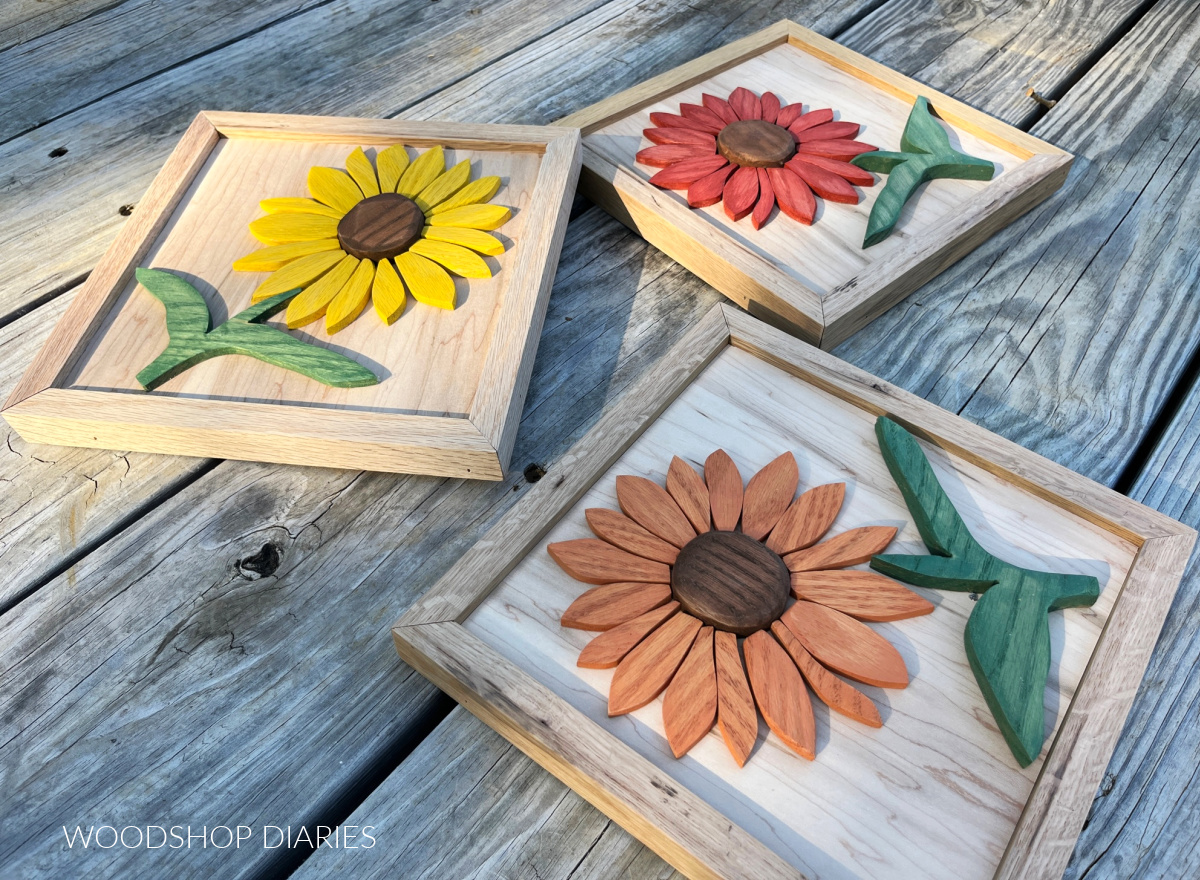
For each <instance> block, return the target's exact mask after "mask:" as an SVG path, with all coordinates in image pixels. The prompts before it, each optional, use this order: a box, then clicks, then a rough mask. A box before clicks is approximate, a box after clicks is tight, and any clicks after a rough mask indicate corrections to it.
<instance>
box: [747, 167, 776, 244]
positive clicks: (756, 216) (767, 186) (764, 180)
mask: <svg viewBox="0 0 1200 880" xmlns="http://www.w3.org/2000/svg"><path fill="white" fill-rule="evenodd" d="M756 170H757V171H758V201H757V202H755V203H754V210H753V211H752V212H751V214H750V224H751V225H752V226H753V227H754V228H755V229H762V227H763V224H764V223H766V222H767V220H768V219H769V218H770V216H771V211H772V210H773V209H774V208H775V191H774V190H773V189H772V188H771V176H770V175H769V174H767V169H766V168H758V169H756Z"/></svg>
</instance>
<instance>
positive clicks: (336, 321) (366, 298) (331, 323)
mask: <svg viewBox="0 0 1200 880" xmlns="http://www.w3.org/2000/svg"><path fill="white" fill-rule="evenodd" d="M371 173H372V174H373V173H374V172H373V171H372V172H371ZM374 280H375V264H374V263H372V262H371V261H370V260H363V261H362V262H360V263H359V264H358V268H356V269H355V270H354V274H353V275H351V276H350V280H349V281H347V282H346V283H345V285H344V286H343V287H342V289H341V290H340V291H338V293H337V295H336V296H334V298H333V299H332V300H330V302H329V305H328V306H327V307H326V309H325V332H326V333H328V334H329V335H330V336H332V335H333V334H334V333H338V332H340V331H342V330H344V329H345V328H346V327H348V326H349V325H350V323H351V322H352V321H353V320H354V319H355V318H357V317H358V316H359V315H360V314H362V310H363V309H365V308H366V307H367V303H368V302H370V301H371V284H372V282H374Z"/></svg>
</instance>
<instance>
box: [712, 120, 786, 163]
mask: <svg viewBox="0 0 1200 880" xmlns="http://www.w3.org/2000/svg"><path fill="white" fill-rule="evenodd" d="M717 149H718V150H719V151H720V153H721V155H722V156H724V157H725V158H726V159H728V160H729V161H730V162H732V163H733V164H734V165H744V166H748V167H750V168H780V167H782V166H783V163H784V162H786V161H787V160H788V159H790V158H792V156H793V155H795V153H796V139H795V138H794V137H792V133H791V132H790V131H788V130H787V129H786V128H783V127H782V126H778V125H775V124H774V123H773V122H763V121H762V120H761V119H744V120H742V121H741V122H733V123H730V124H729V125H727V126H725V127H724V128H723V129H721V133H720V134H718V135H717Z"/></svg>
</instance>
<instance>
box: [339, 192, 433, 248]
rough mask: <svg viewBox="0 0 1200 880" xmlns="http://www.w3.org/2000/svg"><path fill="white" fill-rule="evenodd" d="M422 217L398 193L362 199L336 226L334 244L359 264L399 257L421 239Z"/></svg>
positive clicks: (404, 197)
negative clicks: (360, 262) (336, 243)
mask: <svg viewBox="0 0 1200 880" xmlns="http://www.w3.org/2000/svg"><path fill="white" fill-rule="evenodd" d="M424 226H425V215H424V213H422V211H421V209H420V208H418V207H417V203H416V202H414V201H413V200H412V199H410V198H408V197H407V196H402V195H400V194H398V193H382V194H380V195H377V196H371V197H370V198H366V199H363V200H362V201H361V202H359V203H358V204H357V205H355V206H354V207H353V208H351V209H350V210H349V212H347V214H346V216H345V217H343V218H342V219H341V221H340V222H339V223H338V229H337V237H338V243H339V244H340V245H341V246H342V250H344V251H345V252H346V253H348V254H350V255H352V256H355V257H358V258H359V259H360V260H375V261H379V260H386V259H387V258H388V257H394V256H396V255H397V254H402V253H404V252H405V251H406V250H408V248H409V247H410V246H411V245H412V243H413V242H415V241H416V240H417V239H418V238H420V237H421V230H422V229H423V228H424Z"/></svg>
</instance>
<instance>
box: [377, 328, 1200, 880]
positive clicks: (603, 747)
mask: <svg viewBox="0 0 1200 880" xmlns="http://www.w3.org/2000/svg"><path fill="white" fill-rule="evenodd" d="M730 345H732V346H735V347H737V348H739V349H742V350H744V351H747V352H750V353H751V354H753V355H754V356H756V357H758V358H761V359H762V360H764V361H766V362H767V363H769V364H771V365H773V366H775V367H778V368H779V369H782V370H784V371H785V372H787V373H789V374H791V375H793V376H796V377H798V378H801V379H803V380H804V381H806V382H809V383H811V384H812V385H814V386H816V387H817V388H819V389H821V390H822V391H825V392H828V393H830V394H833V395H834V396H836V397H838V398H840V399H841V400H844V401H847V402H849V403H851V404H853V405H856V406H858V407H860V408H861V409H863V410H864V411H866V412H868V413H870V414H871V415H872V416H878V415H884V414H886V415H888V416H890V417H891V418H893V419H896V420H897V421H899V422H901V423H902V424H904V425H905V426H906V427H907V428H908V429H909V430H910V431H913V432H914V433H915V434H917V435H918V436H920V437H921V438H922V439H924V440H926V441H929V442H931V443H933V444H935V445H937V446H939V447H941V448H943V449H945V450H946V451H948V452H949V453H951V454H953V455H954V456H957V457H961V458H963V459H965V460H967V461H969V462H970V463H971V464H974V465H976V466H979V467H981V468H983V469H985V470H987V471H988V472H990V473H993V474H996V475H997V476H1000V477H1001V478H1003V479H1004V480H1006V481H1009V482H1012V483H1014V484H1016V485H1017V486H1019V487H1020V488H1022V489H1024V490H1026V491H1029V492H1031V493H1033V494H1035V495H1036V496H1038V497H1040V498H1044V499H1046V500H1049V501H1051V502H1052V503H1054V504H1056V505H1058V506H1060V507H1062V508H1064V509H1066V510H1068V511H1070V512H1071V513H1073V514H1076V515H1078V516H1080V517H1083V518H1084V519H1085V520H1087V521H1089V522H1092V523H1095V524H1097V525H1099V526H1101V527H1102V528H1104V529H1106V530H1108V531H1110V532H1112V533H1113V534H1115V535H1118V536H1120V537H1121V538H1123V539H1125V540H1128V541H1131V542H1132V543H1133V544H1134V545H1135V546H1136V547H1137V548H1138V549H1137V553H1136V556H1135V558H1134V561H1133V564H1132V566H1131V567H1130V569H1129V571H1128V573H1127V575H1126V579H1125V581H1124V583H1123V585H1122V586H1121V589H1120V592H1119V594H1118V596H1117V598H1116V602H1115V604H1114V607H1113V610H1112V612H1111V613H1110V615H1109V617H1108V621H1107V623H1106V625H1105V628H1104V631H1103V632H1102V634H1101V635H1100V637H1099V640H1098V641H1097V643H1096V645H1095V648H1094V650H1093V652H1092V655H1091V660H1090V663H1089V665H1088V667H1087V671H1086V673H1085V674H1084V676H1083V679H1082V681H1081V682H1080V684H1079V686H1078V689H1077V691H1076V693H1075V696H1074V699H1073V700H1072V702H1071V704H1070V706H1069V708H1068V710H1067V712H1066V714H1065V716H1064V717H1063V718H1062V721H1061V722H1060V724H1059V727H1058V730H1057V731H1056V733H1055V736H1054V737H1053V739H1052V740H1051V741H1050V743H1049V748H1048V751H1047V753H1046V756H1045V760H1044V763H1043V766H1042V768H1041V772H1040V774H1039V776H1038V778H1037V781H1036V782H1035V784H1034V786H1033V789H1032V791H1031V792H1030V795H1029V797H1028V800H1027V801H1026V804H1025V807H1024V810H1023V812H1022V814H1021V817H1020V819H1019V821H1018V822H1017V825H1016V828H1015V830H1014V832H1013V835H1012V837H1011V838H1010V840H1009V844H1008V848H1007V851H1006V852H1005V854H1004V857H1003V859H1002V861H1001V862H1000V865H999V868H998V870H997V871H996V874H995V876H996V877H997V878H1005V880H1015V878H1023V877H1056V876H1060V875H1061V874H1062V871H1063V869H1064V868H1065V866H1066V864H1067V861H1068V859H1069V858H1070V855H1071V852H1072V850H1073V848H1074V842H1075V840H1076V838H1077V837H1078V835H1079V832H1080V829H1081V828H1082V826H1083V822H1084V818H1085V817H1086V815H1087V812H1088V807H1089V805H1090V803H1091V801H1092V798H1093V797H1094V795H1095V792H1096V789H1097V786H1098V785H1099V783H1100V780H1101V777H1102V775H1103V773H1104V770H1105V767H1106V766H1107V763H1108V759H1109V757H1110V755H1111V754H1112V751H1113V749H1114V747H1115V745H1116V741H1117V737H1118V735H1119V734H1120V732H1121V728H1122V725H1123V723H1124V719H1125V716H1126V714H1127V713H1128V711H1129V707H1130V705H1131V704H1132V702H1133V698H1134V696H1135V694H1136V692H1137V687H1138V684H1139V682H1140V681H1141V677H1142V675H1143V673H1144V672H1145V668H1146V665H1147V663H1148V662H1149V660H1150V654H1151V652H1152V650H1153V648H1154V643H1155V639H1156V636H1157V634H1158V631H1159V629H1160V628H1161V626H1162V622H1163V619H1164V617H1165V615H1166V613H1167V610H1168V608H1169V606H1170V603H1171V598H1172V596H1173V595H1174V593H1175V590H1176V588H1177V587H1178V585H1179V582H1180V580H1181V578H1182V576H1183V572H1184V568H1185V566H1186V564H1187V561H1188V557H1189V554H1190V552H1191V549H1192V545H1193V543H1194V542H1195V538H1196V532H1195V531H1193V530H1192V529H1190V528H1188V527H1187V526H1185V525H1183V524H1181V523H1179V522H1176V521H1175V520H1173V519H1170V518H1169V517H1167V516H1165V515H1163V514H1160V513H1158V512H1156V511H1154V510H1152V509H1150V508H1147V507H1145V506H1143V505H1141V504H1139V503H1137V502H1135V501H1131V500H1130V499H1128V498H1126V497H1124V496H1122V495H1120V494H1118V493H1116V492H1114V491H1112V490H1110V489H1108V488H1106V487H1104V486H1101V485H1099V484H1097V483H1094V482H1092V481H1091V480H1088V479H1086V478H1085V477H1082V476H1080V475H1078V474H1076V473H1073V472H1072V471H1069V470H1067V469H1066V468H1064V467H1062V466H1060V465H1057V464H1055V463H1053V462H1050V461H1047V460H1046V459H1043V458H1042V457H1040V456H1038V455H1036V454H1034V453H1032V452H1029V451H1028V450H1026V449H1023V448H1021V447H1020V446H1018V445H1016V444H1015V443H1012V442H1010V441H1008V440H1005V439H1003V438H1001V437H998V436H996V435H994V434H992V433H990V432H988V431H986V430H984V429H983V428H980V427H977V426H975V425H972V424H970V423H969V422H967V421H965V420H964V419H961V418H959V417H958V416H955V415H953V414H951V413H948V412H946V411H944V410H942V409H940V408H938V407H937V406H934V405H933V404H931V403H928V402H926V401H924V400H922V399H920V398H918V397H916V396H915V395H912V394H909V393H908V392H906V391H903V390H902V389H899V388H896V387H894V386H891V385H889V384H887V383H886V382H883V381H882V380H879V379H876V378H874V377H873V376H871V375H869V374H867V373H864V372H863V371H861V370H858V369H856V368H854V367H852V366H850V365H848V364H846V363H845V362H843V361H841V360H838V359H837V358H834V357H833V356H831V355H829V354H826V353H824V352H821V351H819V350H818V349H815V348H813V347H812V346H809V345H807V344H805V343H803V342H799V341H797V340H796V339H794V338H792V337H790V336H788V335H787V334H786V333H783V332H780V331H779V330H776V329H774V328H772V327H768V326H766V325H765V324H763V323H762V322H760V321H757V320H755V319H754V318H752V317H750V316H747V315H746V314H744V313H742V312H740V311H738V310H736V309H733V308H731V307H729V306H725V305H720V306H716V307H714V308H713V310H712V311H711V312H710V313H709V314H708V315H707V316H706V317H705V318H704V319H703V320H702V321H701V322H700V323H699V324H698V325H697V326H696V327H695V328H694V329H693V330H692V331H691V332H690V333H689V334H688V335H687V336H686V337H685V338H684V339H683V340H682V341H680V342H679V343H678V344H677V345H676V346H675V348H674V349H673V350H672V351H671V352H670V353H669V354H668V356H667V357H665V358H663V359H662V361H661V362H660V363H659V364H658V365H657V366H656V367H654V368H653V369H651V370H650V372H649V373H648V374H647V375H646V376H644V377H643V378H642V379H641V380H640V381H639V382H638V383H637V384H636V385H635V386H634V387H633V388H631V389H630V390H629V391H628V392H627V393H626V394H625V395H624V396H623V397H622V398H621V400H620V401H619V402H618V403H617V404H616V405H615V406H613V407H612V408H611V409H610V410H609V411H608V412H607V413H606V414H605V415H604V416H603V417H602V418H601V419H600V420H599V421H598V422H597V424H596V425H595V427H593V428H592V430H591V431H589V432H588V434H587V435H585V436H584V437H583V438H582V439H581V440H580V441H579V442H578V443H577V444H576V445H575V446H574V447H573V448H572V449H571V450H570V451H569V452H568V453H567V454H566V455H565V456H564V457H563V459H562V460H561V461H560V462H558V463H557V464H556V465H555V466H553V467H552V468H551V469H550V472H549V473H548V474H547V475H546V476H545V477H544V478H543V479H542V480H541V481H540V482H539V483H538V484H537V485H536V486H534V487H533V488H532V489H530V491H529V493H528V494H527V495H526V496H525V498H523V499H522V500H521V501H520V502H518V503H517V504H516V505H515V506H514V507H513V509H512V510H510V511H509V512H508V513H507V514H506V515H505V516H504V517H503V518H502V519H501V520H500V521H499V522H498V523H497V524H496V525H495V526H494V527H493V528H492V529H491V530H490V531H489V532H488V533H487V534H486V535H485V536H484V537H483V538H482V539H481V540H480V541H479V542H478V543H477V544H476V545H475V546H474V547H472V548H471V550H469V551H468V552H467V553H466V554H465V555H464V556H463V558H462V559H461V560H460V561H459V562H458V563H457V564H456V565H455V566H454V567H453V568H451V569H450V571H449V572H447V573H446V575H445V576H444V577H442V578H441V580H439V581H438V583H437V584H436V585H435V586H434V587H433V588H432V589H431V590H430V591H429V592H428V593H427V594H426V595H425V596H424V597H422V598H421V599H420V600H419V601H418V602H417V603H416V604H415V605H413V606H412V608H410V609H409V611H408V612H407V613H406V614H404V615H403V616H402V617H401V618H400V620H398V621H397V623H396V624H395V626H394V628H393V631H392V633H393V637H394V639H395V642H396V648H397V650H398V651H399V653H400V656H401V657H403V658H404V660H405V661H406V662H407V663H409V664H410V665H411V666H413V667H414V668H415V669H417V670H418V671H419V672H420V673H421V674H422V675H424V676H426V677H427V678H429V679H430V680H431V681H433V682H434V683H435V684H436V685H438V687H440V688H441V689H442V690H444V691H446V692H447V693H449V694H450V695H451V696H453V697H454V698H455V699H456V700H458V701H459V702H460V703H462V704H463V705H464V706H466V707H467V708H468V709H469V710H470V711H471V712H473V713H474V714H475V715H477V716H478V717H480V718H481V719H482V720H483V721H485V722H486V723H487V724H489V725H491V726H492V727H493V728H495V729H496V730H497V731H499V732H500V733H501V734H503V735H504V736H505V737H506V738H507V739H508V740H509V741H511V742H512V743H513V744H515V745H516V746H517V747H518V748H520V749H521V750H522V751H523V752H525V753H526V754H527V755H529V756H530V757H531V758H533V759H534V760H535V761H537V762H538V763H539V764H541V765H542V766H543V767H545V768H546V769H547V770H549V771H550V772H551V773H553V774H554V775H555V776H557V777H558V778H559V779H561V780H562V781H563V782H565V783H566V784H567V785H569V786H571V787H572V788H573V789H575V791H577V792H579V793H580V794H581V795H582V796H583V797H585V798H587V800H589V801H590V802H591V803H592V804H594V805H595V806H596V807H597V808H599V809H600V810H602V811H603V812H604V813H606V814H607V815H608V816H610V817H611V818H613V819H614V820H616V821H617V822H619V823H620V824H621V825H622V826H623V827H624V828H626V829H627V830H628V831H629V832H630V833H632V834H633V835H634V836H635V837H637V838H638V839H639V840H641V841H642V842H643V843H645V844H646V845H647V846H649V847H651V848H652V849H653V850H654V851H655V852H657V853H658V854H659V855H661V856H662V857H663V858H664V859H666V860H667V861H668V862H670V863H671V864H672V865H673V866H674V867H676V868H677V869H679V870H680V871H682V872H683V873H685V874H687V875H688V876H690V877H706V878H707V877H746V878H760V877H800V876H802V875H801V874H799V873H798V872H797V870H796V869H795V868H793V867H792V866H790V865H789V864H787V863H786V862H785V861H783V860H782V859H781V858H780V857H779V856H778V855H776V854H775V853H773V852H772V851H770V850H769V849H767V847H766V846H764V845H763V844H762V843H760V842H759V841H758V840H757V839H755V838H754V837H752V836H751V835H750V834H748V833H747V832H746V831H744V830H743V829H741V828H740V827H738V826H737V825H736V824H735V823H733V822H731V821H730V820H729V819H727V818H725V817H724V816H723V815H722V814H721V813H720V812H719V811H718V810H717V809H716V808H714V807H713V806H711V805H710V804H709V803H708V802H706V801H704V800H703V799H701V798H700V797H699V796H698V795H696V794H694V793H693V792H691V791H690V790H688V789H687V788H685V787H683V786H681V785H680V783H679V782H678V781H677V780H676V779H673V778H671V777H669V776H667V775H666V774H664V773H663V772H662V771H660V770H659V769H658V768H656V767H655V766H654V765H653V764H652V763H651V762H650V761H649V760H647V759H646V758H644V757H642V756H641V755H639V754H638V753H637V752H635V751H634V750H633V749H632V748H631V747H630V746H628V745H626V744H625V743H623V742H622V741H621V740H619V739H618V738H617V737H616V736H615V735H614V734H613V733H611V732H609V731H608V730H605V729H604V728H603V727H601V726H600V725H599V724H597V723H596V722H594V721H592V720H590V719H589V718H587V717H586V716H585V715H584V714H583V713H582V712H581V711H580V710H578V709H576V708H574V707H573V706H571V705H570V704H569V703H567V702H566V701H565V700H564V699H562V698H560V697H558V696H557V695H555V694H554V693H553V692H552V691H550V690H549V689H548V688H547V687H545V686H544V685H542V684H540V683H538V682H537V681H535V680H534V679H533V678H532V677H531V676H530V675H528V674H526V673H525V672H524V671H523V670H522V669H520V668H519V667H518V666H517V665H515V664H514V663H512V662H510V661H509V660H507V659H505V658H503V657H502V656H500V655H499V654H498V653H497V652H496V651H495V650H493V649H492V648H491V647H489V646H488V645H486V644H485V643H484V642H483V641H481V640H480V639H479V638H478V637H477V636H475V635H474V634H472V633H471V632H469V631H468V630H467V628H466V627H465V626H464V625H463V624H464V622H465V621H466V620H467V618H468V617H469V616H470V615H471V613H472V612H473V611H474V610H475V608H476V607H477V606H478V605H479V604H480V603H481V602H482V601H483V600H484V599H485V598H486V597H487V596H488V595H489V594H490V593H491V592H492V591H493V590H494V589H495V588H496V587H497V586H498V585H499V584H500V583H501V582H502V581H503V580H504V579H505V577H507V575H508V574H509V573H510V572H511V571H512V570H513V569H514V568H515V567H516V566H517V564H518V563H519V562H520V561H521V560H522V559H523V558H524V557H525V556H526V555H527V554H528V553H529V552H530V551H531V550H533V549H534V548H535V546H537V545H538V543H539V542H540V541H541V540H542V539H543V537H544V536H545V535H546V533H547V532H548V531H549V530H550V529H551V528H552V527H553V526H554V525H555V524H556V523H557V522H558V520H559V519H560V518H561V517H562V516H563V515H564V514H565V513H566V512H567V511H568V510H570V509H571V508H572V507H573V506H574V505H575V504H576V503H577V502H578V501H579V499H580V498H582V497H583V495H584V494H585V493H586V492H587V491H588V490H589V488H590V487H591V486H592V485H593V484H594V483H595V481H596V480H597V479H598V478H599V477H600V476H601V475H603V474H604V473H605V472H606V471H607V470H608V468H610V467H611V466H612V464H613V463H614V462H616V460H617V459H618V458H620V456H621V455H622V454H623V453H624V452H625V451H626V450H627V449H628V448H629V447H630V446H631V445H632V444H633V443H634V441H635V440H636V439H637V438H638V437H639V436H640V435H641V434H642V433H643V431H645V430H646V428H647V427H649V426H650V425H651V424H652V423H653V422H654V421H655V420H656V419H657V418H658V417H659V415H661V414H662V413H663V411H664V410H665V409H666V408H667V406H668V405H669V404H670V403H671V402H672V401H674V400H675V399H676V397H678V396H679V395H680V394H681V393H682V392H683V390H684V389H685V388H687V387H688V386H689V385H690V384H691V382H692V381H693V379H695V378H696V376H697V375H699V373H700V372H701V371H702V370H703V369H704V368H705V367H706V366H707V365H708V364H709V363H710V362H711V361H712V360H713V359H714V358H715V357H716V356H717V355H718V354H720V353H721V352H722V351H724V350H725V349H726V347H727V346H730Z"/></svg>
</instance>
